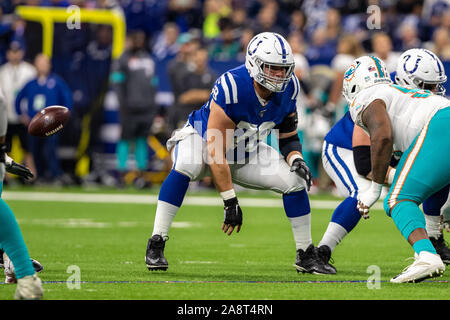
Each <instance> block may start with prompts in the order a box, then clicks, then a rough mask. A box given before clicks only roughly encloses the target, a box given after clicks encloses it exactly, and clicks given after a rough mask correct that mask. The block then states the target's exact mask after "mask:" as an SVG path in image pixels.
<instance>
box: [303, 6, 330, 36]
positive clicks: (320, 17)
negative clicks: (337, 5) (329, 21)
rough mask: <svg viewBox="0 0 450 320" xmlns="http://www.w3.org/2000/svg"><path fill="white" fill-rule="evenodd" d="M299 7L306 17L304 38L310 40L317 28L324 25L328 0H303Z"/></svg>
mask: <svg viewBox="0 0 450 320" xmlns="http://www.w3.org/2000/svg"><path fill="white" fill-rule="evenodd" d="M301 9H302V11H303V12H305V15H306V17H307V19H306V25H305V38H306V40H307V41H309V40H311V39H312V38H313V36H314V33H315V31H316V30H317V29H321V28H324V27H325V26H326V17H327V11H328V9H329V1H328V0H304V1H303V2H302V4H301Z"/></svg>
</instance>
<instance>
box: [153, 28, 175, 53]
mask: <svg viewBox="0 0 450 320" xmlns="http://www.w3.org/2000/svg"><path fill="white" fill-rule="evenodd" d="M179 33H180V29H179V28H178V26H177V25H176V24H175V23H173V22H168V23H166V24H165V25H164V29H163V31H162V32H161V33H160V34H159V36H158V37H157V38H156V40H155V43H154V45H153V55H154V56H155V57H156V59H158V60H164V59H166V58H171V57H175V55H176V54H177V52H178V49H179V45H178V43H177V39H178V35H179Z"/></svg>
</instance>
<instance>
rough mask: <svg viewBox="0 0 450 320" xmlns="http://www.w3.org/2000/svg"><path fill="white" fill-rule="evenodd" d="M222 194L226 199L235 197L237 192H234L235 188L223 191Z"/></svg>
mask: <svg viewBox="0 0 450 320" xmlns="http://www.w3.org/2000/svg"><path fill="white" fill-rule="evenodd" d="M220 196H221V197H222V199H223V200H224V201H225V200H229V199H233V198H235V197H236V193H235V192H234V189H230V190H227V191H224V192H221V193H220Z"/></svg>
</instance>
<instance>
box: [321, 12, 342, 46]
mask: <svg viewBox="0 0 450 320" xmlns="http://www.w3.org/2000/svg"><path fill="white" fill-rule="evenodd" d="M325 28H326V30H327V35H328V39H329V40H331V41H337V40H336V39H337V38H339V36H340V35H341V14H340V13H339V11H338V10H336V9H328V11H327V20H326V27H325Z"/></svg>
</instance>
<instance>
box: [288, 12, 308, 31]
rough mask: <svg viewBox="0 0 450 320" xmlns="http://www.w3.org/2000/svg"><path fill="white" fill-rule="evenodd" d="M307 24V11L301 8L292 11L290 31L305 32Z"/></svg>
mask: <svg viewBox="0 0 450 320" xmlns="http://www.w3.org/2000/svg"><path fill="white" fill-rule="evenodd" d="M305 25H306V16H305V13H304V12H303V11H301V10H294V11H293V12H292V13H291V19H290V23H289V26H288V33H289V34H291V33H292V32H299V33H302V34H303V33H304V30H305Z"/></svg>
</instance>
